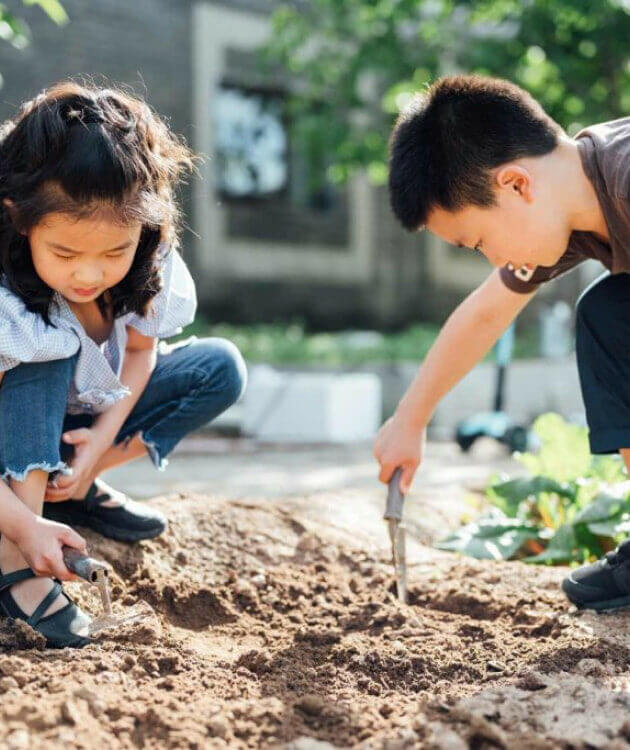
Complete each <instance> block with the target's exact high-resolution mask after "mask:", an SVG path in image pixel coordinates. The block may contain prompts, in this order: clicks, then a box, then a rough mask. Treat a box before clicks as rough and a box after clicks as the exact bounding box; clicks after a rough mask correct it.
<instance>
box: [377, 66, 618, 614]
mask: <svg viewBox="0 0 630 750" xmlns="http://www.w3.org/2000/svg"><path fill="white" fill-rule="evenodd" d="M389 189H390V200H391V206H392V209H393V211H394V213H395V215H396V217H397V218H398V219H399V221H400V222H401V223H402V224H403V226H405V228H407V229H408V230H413V231H419V230H421V229H425V228H426V229H428V230H429V231H430V232H433V233H434V234H435V235H437V236H438V237H441V238H442V239H444V240H446V241H447V242H450V243H452V244H455V245H458V246H460V247H466V248H470V249H471V250H472V251H477V252H481V253H482V254H483V255H485V256H486V258H487V259H488V260H489V261H490V263H491V264H492V265H493V266H494V271H493V272H492V273H491V274H490V276H489V277H488V278H487V279H486V281H485V282H484V283H483V284H481V285H480V286H479V287H478V288H477V289H475V290H474V291H473V292H472V293H471V294H470V295H469V296H468V297H467V298H466V299H464V301H463V302H462V303H461V304H460V305H459V306H458V307H457V308H456V309H455V310H454V312H453V313H452V314H451V315H450V317H449V318H448V320H447V321H446V323H445V324H444V326H443V328H442V330H441V332H440V335H439V336H438V338H437V340H436V341H435V343H434V345H433V347H432V348H431V351H430V352H429V354H428V355H427V357H426V358H425V360H424V361H423V363H422V366H421V367H420V370H419V372H418V374H417V376H416V378H415V379H414V381H413V383H412V384H411V385H410V387H409V388H408V390H407V392H406V393H405V395H404V396H403V398H402V400H401V402H400V404H399V405H398V408H397V410H396V413H395V414H394V416H393V417H392V418H391V419H389V420H388V421H387V422H386V423H385V424H384V425H383V427H382V428H381V430H380V431H379V434H378V436H377V438H376V441H375V444H374V455H375V457H376V459H377V460H378V462H379V464H380V467H381V470H380V475H379V479H380V480H381V481H383V482H387V481H388V480H389V479H390V477H391V475H392V473H393V471H394V469H395V468H396V467H398V466H401V467H402V468H403V474H402V477H401V489H402V490H403V492H407V490H408V489H409V485H410V484H411V481H412V478H413V475H414V473H415V471H416V469H417V468H418V465H419V464H420V462H421V460H422V453H423V447H424V442H425V439H426V425H427V424H428V422H429V420H430V418H431V415H432V413H433V411H434V409H435V407H436V405H437V403H438V402H439V400H440V399H441V398H442V396H444V395H445V394H446V393H447V392H448V391H449V390H450V389H451V388H452V387H453V386H454V385H455V384H456V383H457V382H458V381H459V380H460V379H461V378H462V377H463V376H464V375H465V374H466V373H467V372H468V371H469V370H470V369H471V368H472V367H473V365H475V364H476V363H477V362H478V361H479V360H480V359H482V358H483V356H484V355H485V354H486V353H487V352H488V351H489V350H490V348H491V347H492V346H493V344H494V343H495V342H496V340H497V339H498V338H499V336H500V335H501V334H502V333H503V331H505V329H506V328H507V327H508V326H509V325H510V323H511V322H512V321H513V320H514V318H515V317H516V316H517V315H518V313H519V312H520V311H521V310H522V309H523V308H524V307H525V305H527V303H528V302H529V301H530V300H531V299H532V298H533V296H534V295H535V293H536V290H537V289H538V288H539V287H540V285H541V284H543V283H545V282H546V281H549V280H550V279H552V278H554V277H557V276H559V275H561V274H562V273H565V272H566V271H568V270H569V269H571V268H573V267H574V266H576V265H577V264H578V263H580V262H582V261H583V260H586V259H587V258H597V259H599V260H600V261H601V262H602V264H603V265H604V266H605V267H606V268H607V269H608V271H609V272H606V273H605V274H604V276H602V277H600V278H599V279H597V280H596V281H595V282H594V283H593V284H591V285H590V286H589V287H588V288H587V289H586V290H585V291H584V292H583V294H582V295H581V297H580V299H579V301H578V305H577V313H576V336H577V342H576V353H577V363H578V369H579V376H580V383H581V387H582V397H583V399H584V404H585V408H586V417H587V422H588V426H589V441H590V447H591V451H592V452H593V453H614V452H617V451H619V452H620V453H621V455H622V456H623V459H624V461H625V463H626V467H628V468H629V470H630V276H629V275H628V273H627V272H629V271H630V117H627V118H622V119H619V120H614V121H612V122H608V123H602V124H599V125H594V126H591V127H587V128H585V129H583V130H581V131H580V132H579V133H578V134H577V135H576V136H575V138H569V137H568V136H567V135H566V134H565V133H564V131H563V130H562V128H561V127H560V126H559V125H558V124H557V123H556V122H554V121H553V120H552V119H551V118H550V117H549V116H548V115H547V114H546V113H545V112H544V111H543V109H542V108H541V106H540V105H539V104H538V103H537V102H536V101H535V100H534V99H533V98H532V97H531V96H530V95H529V94H528V93H527V92H525V91H524V90H523V89H521V88H519V87H518V86H516V85H514V84H512V83H510V82H509V81H504V80H501V79H496V78H488V77H482V76H468V75H462V76H449V77H445V78H441V79H439V80H438V81H436V82H435V83H434V84H433V85H432V86H431V87H430V88H429V89H428V91H427V92H426V93H424V94H422V95H417V96H416V98H415V99H414V100H413V101H412V103H411V105H410V106H409V107H408V108H407V109H406V110H405V111H404V112H403V113H402V114H401V115H400V117H399V118H398V121H397V123H396V125H395V127H394V130H393V133H392V136H391V140H390V176H389ZM563 589H564V591H565V593H566V594H567V596H568V597H569V599H570V600H571V601H572V602H574V603H575V604H577V605H578V606H587V607H589V608H594V609H612V608H615V607H620V606H624V605H628V604H630V540H628V541H626V542H624V543H623V544H621V545H620V546H619V547H618V548H617V550H615V552H611V553H608V554H607V555H606V557H605V558H603V559H602V560H600V561H598V562H597V563H595V564H593V565H587V566H583V567H582V568H579V569H577V570H575V571H574V572H572V573H571V574H570V575H569V576H568V577H567V578H566V579H565V581H564V582H563Z"/></svg>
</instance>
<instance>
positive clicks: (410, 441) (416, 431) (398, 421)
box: [374, 414, 427, 494]
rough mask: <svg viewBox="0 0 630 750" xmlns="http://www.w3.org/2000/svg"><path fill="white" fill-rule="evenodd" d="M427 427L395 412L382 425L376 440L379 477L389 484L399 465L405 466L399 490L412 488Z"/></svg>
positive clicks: (420, 458) (404, 490)
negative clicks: (411, 421)
mask: <svg viewBox="0 0 630 750" xmlns="http://www.w3.org/2000/svg"><path fill="white" fill-rule="evenodd" d="M426 436H427V430H426V427H418V426H417V425H414V424H410V423H409V422H407V421H406V420H404V419H403V418H401V417H400V416H399V415H397V414H395V415H394V416H393V417H391V418H390V419H388V420H387V422H385V424H384V425H383V426H382V427H381V429H380V430H379V431H378V434H377V435H376V439H375V440H374V458H375V459H376V460H377V461H378V462H379V464H380V466H381V469H380V473H379V476H378V478H379V480H380V481H381V482H383V483H384V484H387V482H389V480H390V479H391V477H392V474H393V473H394V471H396V469H397V468H398V467H400V468H402V476H401V477H400V490H401V492H402V493H403V494H406V493H407V492H409V488H410V487H411V483H412V481H413V477H414V474H415V473H416V470H417V468H418V466H419V465H420V462H421V461H422V455H423V453H424V446H425V443H426Z"/></svg>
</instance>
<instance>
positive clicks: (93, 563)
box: [62, 546, 109, 583]
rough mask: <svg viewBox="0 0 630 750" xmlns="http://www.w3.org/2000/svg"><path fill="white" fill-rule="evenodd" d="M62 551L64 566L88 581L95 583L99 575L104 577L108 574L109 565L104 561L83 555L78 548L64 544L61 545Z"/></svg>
mask: <svg viewBox="0 0 630 750" xmlns="http://www.w3.org/2000/svg"><path fill="white" fill-rule="evenodd" d="M62 552H63V561H64V563H65V565H66V568H68V570H71V571H72V572H73V573H76V575H78V576H79V578H83V579H85V580H86V581H88V582H89V583H96V582H97V581H98V579H99V575H102V576H105V577H107V576H108V575H109V567H108V566H107V565H106V564H105V563H104V562H101V561H100V560H95V559H94V558H93V557H88V556H87V555H83V554H81V552H79V550H77V549H74V547H67V546H64V547H62Z"/></svg>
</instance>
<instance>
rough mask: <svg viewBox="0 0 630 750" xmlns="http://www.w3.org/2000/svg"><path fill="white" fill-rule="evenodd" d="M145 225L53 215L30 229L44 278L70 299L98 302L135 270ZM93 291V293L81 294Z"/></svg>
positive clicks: (38, 268) (36, 262) (39, 271)
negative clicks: (134, 263) (135, 260)
mask: <svg viewBox="0 0 630 750" xmlns="http://www.w3.org/2000/svg"><path fill="white" fill-rule="evenodd" d="M141 231H142V225H141V224H140V223H136V224H133V225H129V226H121V225H119V224H116V223H115V222H113V221H111V220H109V221H108V220H106V219H104V218H90V219H75V218H73V217H70V216H68V215H67V214H62V213H53V214H48V215H47V216H46V217H45V218H44V219H43V221H41V222H40V223H39V224H37V225H36V226H35V227H34V228H33V229H32V230H31V231H30V232H29V233H28V238H29V242H30V246H31V255H32V258H33V265H34V266H35V270H36V271H37V274H38V276H39V277H40V278H41V279H42V281H43V282H44V283H45V284H47V285H48V286H49V287H50V288H51V289H54V290H55V291H57V292H59V293H60V294H61V295H62V296H63V297H65V298H66V299H67V300H68V301H69V302H74V303H85V302H90V301H92V300H95V299H96V298H97V297H98V296H99V295H101V294H102V293H103V292H104V291H105V290H106V289H109V288H111V287H113V286H116V284H118V283H119V282H120V281H122V279H124V277H125V276H126V275H127V272H128V271H129V269H130V268H131V264H132V263H133V259H134V255H135V252H136V248H137V247H138V242H139V241H140V233H141ZM82 290H87V291H88V293H87V294H81V293H80V292H81V291H82Z"/></svg>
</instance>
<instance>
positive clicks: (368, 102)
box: [265, 0, 630, 183]
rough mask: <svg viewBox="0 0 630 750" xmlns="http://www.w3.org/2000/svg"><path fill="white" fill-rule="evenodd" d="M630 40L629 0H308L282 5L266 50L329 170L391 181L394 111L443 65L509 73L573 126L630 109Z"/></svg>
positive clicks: (336, 176) (297, 119) (338, 178)
mask: <svg viewBox="0 0 630 750" xmlns="http://www.w3.org/2000/svg"><path fill="white" fill-rule="evenodd" d="M629 40H630V0H460V1H459V2H457V1H456V2H454V1H453V0H309V2H297V3H295V4H293V5H287V6H282V7H280V8H278V9H277V10H276V11H275V13H274V15H273V33H272V34H271V41H270V43H269V46H268V47H267V48H266V50H265V58H266V59H267V60H268V61H269V62H271V63H273V64H275V65H278V64H280V65H281V67H283V68H284V69H286V70H287V71H288V72H289V73H290V74H291V76H292V78H293V79H294V80H295V81H296V82H297V83H296V86H295V89H294V92H293V95H292V96H291V100H290V104H289V106H290V113H291V114H292V115H293V122H294V127H296V128H297V129H298V130H299V131H300V134H301V136H302V137H303V138H305V139H306V140H308V141H310V142H312V143H313V144H315V145H314V146H313V149H314V151H316V152H317V153H326V154H328V155H329V156H330V157H331V158H332V159H333V163H332V164H331V165H330V167H329V169H328V176H329V178H330V179H331V180H333V181H335V182H343V181H344V180H345V179H346V178H347V177H348V176H349V174H350V173H351V172H352V171H353V170H354V169H356V168H358V167H361V168H367V171H368V174H369V175H370V177H371V178H372V180H373V181H374V182H376V183H381V182H384V181H385V178H386V145H387V137H388V133H389V130H390V127H391V125H392V122H393V119H394V118H395V116H396V114H397V113H398V112H399V111H400V109H401V108H402V107H404V105H405V103H406V102H407V101H408V99H409V97H410V96H411V94H412V92H415V91H418V90H421V89H422V88H423V87H425V86H426V85H427V84H428V83H430V82H431V81H432V80H433V79H434V78H435V77H437V76H438V75H443V74H447V73H454V72H476V73H482V74H486V75H496V76H500V77H502V78H508V79H510V80H512V81H514V82H515V83H517V84H519V85H520V86H522V87H523V88H525V89H527V90H528V91H530V92H531V93H532V95H533V96H534V97H535V98H536V99H537V100H538V101H539V102H540V103H541V104H542V105H543V107H544V108H545V110H546V111H547V112H548V113H549V114H550V115H551V116H552V117H553V118H554V119H555V120H556V121H557V122H559V123H560V124H561V125H562V126H563V127H564V128H565V129H566V130H567V132H568V133H569V135H574V134H575V133H576V132H577V131H578V130H579V129H580V128H581V127H583V126H584V125H587V124H590V123H593V122H598V121H603V120H609V119H614V118H616V117H621V116H623V115H625V114H628V113H630V44H629V43H628V42H629Z"/></svg>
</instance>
